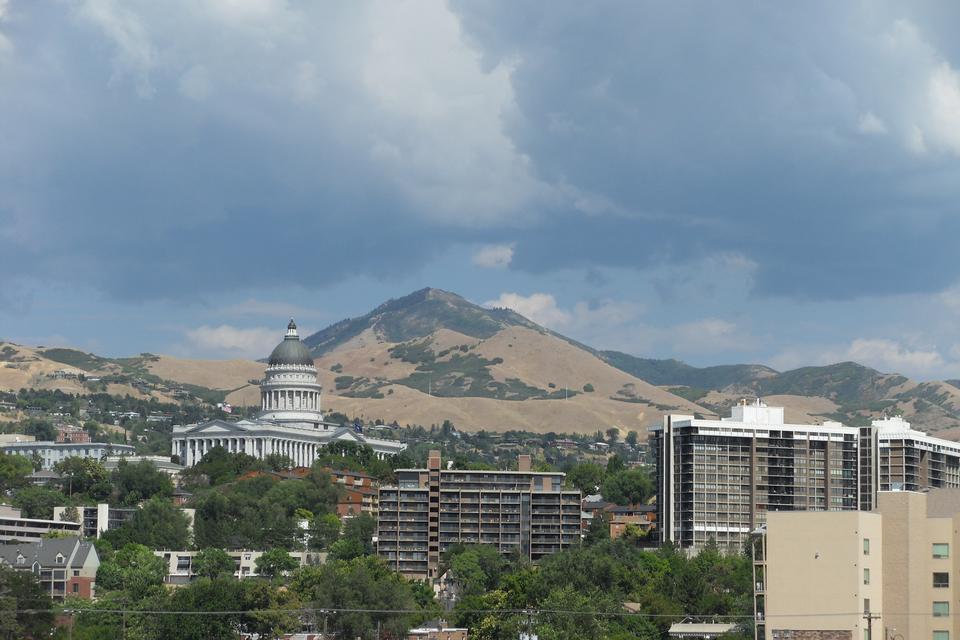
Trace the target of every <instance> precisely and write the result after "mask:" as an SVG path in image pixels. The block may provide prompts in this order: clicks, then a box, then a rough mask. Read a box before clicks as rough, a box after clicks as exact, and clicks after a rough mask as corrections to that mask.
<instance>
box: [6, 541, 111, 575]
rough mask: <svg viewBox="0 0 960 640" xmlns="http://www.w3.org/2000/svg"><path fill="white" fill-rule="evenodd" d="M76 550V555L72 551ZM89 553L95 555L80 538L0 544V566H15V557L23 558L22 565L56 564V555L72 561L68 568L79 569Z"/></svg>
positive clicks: (87, 542) (91, 544)
mask: <svg viewBox="0 0 960 640" xmlns="http://www.w3.org/2000/svg"><path fill="white" fill-rule="evenodd" d="M75 550H76V553H74V551H75ZM91 553H97V551H96V549H95V548H94V546H93V543H91V542H89V541H87V540H81V539H80V538H49V539H44V540H40V541H39V542H13V543H5V544H0V564H9V565H15V564H16V563H17V557H18V556H20V555H22V556H23V557H24V558H25V562H24V564H27V565H32V564H33V563H34V562H39V563H40V565H41V566H44V567H46V566H53V565H56V564H57V561H56V559H57V555H58V554H60V555H62V556H63V557H64V558H70V556H71V554H72V555H73V559H72V560H71V562H70V566H71V567H74V568H79V567H82V566H83V565H84V563H86V561H87V557H88V556H89V555H90V554H91Z"/></svg>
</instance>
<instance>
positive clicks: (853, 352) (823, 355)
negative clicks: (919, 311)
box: [769, 338, 960, 380]
mask: <svg viewBox="0 0 960 640" xmlns="http://www.w3.org/2000/svg"><path fill="white" fill-rule="evenodd" d="M956 360H957V358H956V357H955V355H952V354H951V358H950V359H947V358H945V357H944V356H943V355H942V354H941V353H940V351H939V350H937V349H936V348H934V347H929V346H912V345H910V344H904V343H903V342H900V341H897V340H890V339H887V338H856V339H854V340H852V341H851V342H849V343H848V344H846V345H842V346H832V347H831V346H823V345H821V346H809V347H794V348H789V349H785V350H783V351H781V352H780V353H779V354H777V355H776V356H774V357H773V358H771V359H770V361H769V362H770V365H771V366H772V367H774V368H776V369H779V370H781V371H784V370H787V369H794V368H796V367H802V366H817V365H828V364H835V363H837V362H846V361H853V362H857V363H859V364H862V365H864V366H867V367H871V368H873V369H876V370H877V371H880V372H882V373H899V374H902V375H905V376H908V377H911V378H916V379H921V380H930V379H933V378H937V377H955V376H956V371H957V370H958V369H960V363H958V362H957V361H956Z"/></svg>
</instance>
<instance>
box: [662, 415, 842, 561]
mask: <svg viewBox="0 0 960 640" xmlns="http://www.w3.org/2000/svg"><path fill="white" fill-rule="evenodd" d="M650 435H651V440H652V443H653V446H654V447H655V451H656V452H657V507H658V514H657V524H658V527H659V531H660V538H661V540H662V541H664V542H672V543H674V544H676V545H678V546H680V547H683V548H694V549H699V548H702V547H703V546H704V545H705V544H707V542H708V541H710V540H714V541H715V542H716V543H717V544H718V545H720V546H721V547H725V548H737V547H739V546H740V545H742V544H743V542H744V541H745V540H746V536H747V534H749V533H750V532H751V531H753V530H754V529H756V528H757V527H758V526H759V525H761V524H763V522H764V521H765V518H766V514H767V512H768V511H793V510H798V509H800V510H831V509H833V510H839V509H856V508H857V505H858V491H859V487H858V484H857V478H858V476H857V451H858V432H857V430H856V429H850V428H847V427H844V426H843V425H841V424H839V423H836V422H828V423H825V424H822V425H799V424H787V423H785V422H784V419H783V409H782V408H780V407H768V406H766V405H765V404H763V403H761V402H757V403H754V404H752V405H747V404H745V403H741V404H740V405H737V406H735V407H733V410H732V413H731V416H730V417H729V418H723V419H722V420H698V419H695V418H694V417H693V416H678V415H668V416H664V419H663V425H662V426H659V427H655V428H652V429H651V430H650Z"/></svg>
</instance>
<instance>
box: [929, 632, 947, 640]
mask: <svg viewBox="0 0 960 640" xmlns="http://www.w3.org/2000/svg"><path fill="white" fill-rule="evenodd" d="M933 640H950V632H949V631H934V632H933Z"/></svg>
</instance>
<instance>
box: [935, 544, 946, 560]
mask: <svg viewBox="0 0 960 640" xmlns="http://www.w3.org/2000/svg"><path fill="white" fill-rule="evenodd" d="M933 557H934V558H949V557H950V545H949V544H947V543H946V542H934V543H933Z"/></svg>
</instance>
